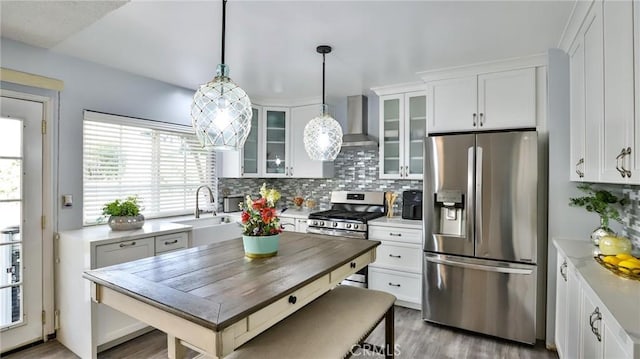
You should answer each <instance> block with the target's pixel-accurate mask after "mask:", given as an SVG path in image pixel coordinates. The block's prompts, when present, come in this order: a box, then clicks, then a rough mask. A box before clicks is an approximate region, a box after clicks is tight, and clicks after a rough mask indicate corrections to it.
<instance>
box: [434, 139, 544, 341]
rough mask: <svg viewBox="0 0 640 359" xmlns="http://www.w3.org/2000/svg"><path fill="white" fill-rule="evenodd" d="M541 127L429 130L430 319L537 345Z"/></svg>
mask: <svg viewBox="0 0 640 359" xmlns="http://www.w3.org/2000/svg"><path fill="white" fill-rule="evenodd" d="M537 144H538V140H537V134H536V132H535V131H511V132H493V133H474V134H452V135H435V136H429V137H427V138H426V140H425V156H424V158H425V167H424V168H425V172H424V199H423V202H422V203H423V214H424V216H423V222H424V232H423V233H424V241H423V247H424V266H423V270H424V276H423V281H424V283H423V285H424V286H423V291H422V296H423V301H422V316H423V319H424V320H427V321H430V322H435V323H440V324H445V325H449V326H453V327H458V328H462V329H467V330H471V331H475V332H480V333H484V334H489V335H493V336H497V337H502V338H506V339H511V340H515V341H519V342H524V343H535V339H536V294H537V293H536V283H537V261H538V253H537V248H538V246H537V238H538V236H537V223H538V222H537V214H538V208H537V207H538V205H537V199H538V193H537V191H538V148H537Z"/></svg>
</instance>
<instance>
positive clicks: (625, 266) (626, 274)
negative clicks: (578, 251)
mask: <svg viewBox="0 0 640 359" xmlns="http://www.w3.org/2000/svg"><path fill="white" fill-rule="evenodd" d="M595 260H596V262H598V263H600V265H602V266H603V267H605V268H607V269H608V270H610V271H612V272H613V273H615V274H616V275H618V276H620V277H623V278H628V279H635V280H639V281H640V259H639V258H636V257H634V256H632V255H631V254H628V253H620V254H616V255H604V254H599V255H598V256H597V257H595Z"/></svg>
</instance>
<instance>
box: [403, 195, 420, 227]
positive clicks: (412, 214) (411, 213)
mask: <svg viewBox="0 0 640 359" xmlns="http://www.w3.org/2000/svg"><path fill="white" fill-rule="evenodd" d="M402 218H404V219H415V220H422V191H418V190H409V191H404V192H402Z"/></svg>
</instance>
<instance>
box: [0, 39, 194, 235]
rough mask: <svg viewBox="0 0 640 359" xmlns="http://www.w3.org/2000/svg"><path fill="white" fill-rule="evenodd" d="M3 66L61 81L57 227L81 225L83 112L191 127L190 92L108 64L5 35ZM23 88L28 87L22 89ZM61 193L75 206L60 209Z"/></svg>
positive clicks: (0, 47) (1, 45)
mask: <svg viewBox="0 0 640 359" xmlns="http://www.w3.org/2000/svg"><path fill="white" fill-rule="evenodd" d="M0 64H1V65H2V67H3V68H8V69H12V70H17V71H24V72H28V73H33V74H37V75H41V76H46V77H52V78H56V79H59V80H62V81H64V90H63V91H62V92H61V93H60V106H59V111H60V112H59V120H58V121H57V122H58V123H56V124H54V126H56V127H58V139H57V140H54V142H55V143H54V151H57V153H55V157H56V158H57V160H56V162H54V167H56V168H57V178H56V181H57V183H56V184H55V185H57V188H58V191H57V192H56V198H55V199H54V201H55V207H56V212H57V228H54V230H67V229H75V228H80V227H81V226H82V120H83V110H84V109H90V110H94V111H100V112H106V113H112V114H117V115H123V116H131V117H138V118H144V119H153V120H157V121H163V122H170V123H177V124H185V125H190V121H191V120H190V118H189V106H190V103H191V99H192V96H193V90H190V89H184V88H180V87H176V86H172V85H169V84H166V83H164V82H160V81H156V80H152V79H149V78H145V77H141V76H137V75H133V74H130V73H126V72H123V71H119V70H116V69H113V68H110V67H106V66H101V65H97V64H95V63H91V62H87V61H82V60H79V59H76V58H73V57H68V56H63V55H60V54H57V53H55V52H53V51H49V50H45V49H41V48H37V47H32V46H28V45H25V44H22V43H19V42H15V41H12V40H8V39H4V38H3V39H2V41H1V42H0ZM27 91H28V89H27ZM62 194H72V195H73V198H74V205H73V207H72V208H63V207H62V206H61V204H60V197H61V195H62Z"/></svg>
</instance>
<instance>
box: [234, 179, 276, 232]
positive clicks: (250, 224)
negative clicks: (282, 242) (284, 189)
mask: <svg viewBox="0 0 640 359" xmlns="http://www.w3.org/2000/svg"><path fill="white" fill-rule="evenodd" d="M279 200H280V192H278V191H277V190H275V189H273V188H272V189H267V184H266V183H264V184H263V185H262V187H261V188H260V198H259V199H257V200H255V201H254V200H252V199H251V196H249V195H247V199H246V201H245V203H244V205H243V206H242V207H243V209H242V234H244V235H245V236H271V235H274V234H278V233H280V232H282V227H281V226H280V218H278V216H277V215H276V203H278V201H279Z"/></svg>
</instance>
